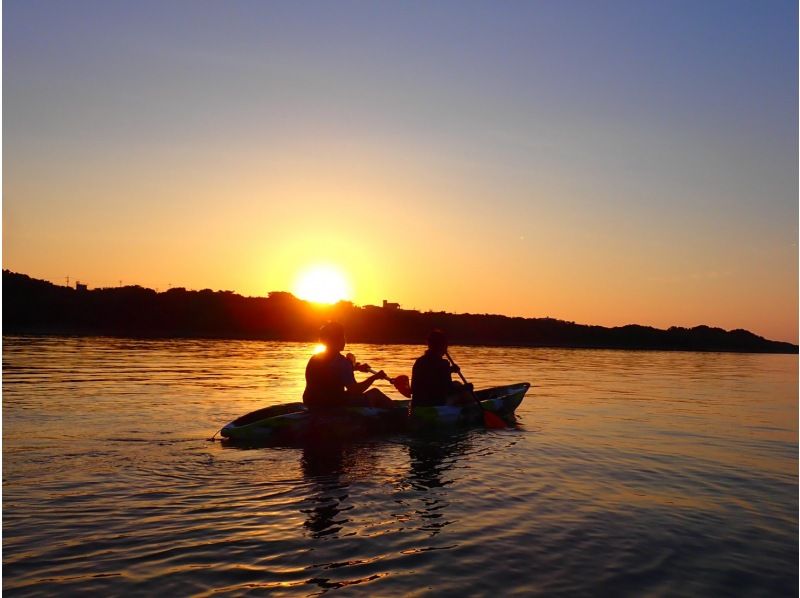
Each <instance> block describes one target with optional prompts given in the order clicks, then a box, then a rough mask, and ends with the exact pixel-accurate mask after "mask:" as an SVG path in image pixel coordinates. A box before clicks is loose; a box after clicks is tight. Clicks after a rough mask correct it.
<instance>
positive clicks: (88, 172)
mask: <svg viewBox="0 0 800 598" xmlns="http://www.w3.org/2000/svg"><path fill="white" fill-rule="evenodd" d="M797 29H798V15H797V4H796V2H794V1H793V0H787V1H781V0H769V1H767V2H751V1H748V2H737V1H733V0H725V1H719V2H717V1H708V0H703V1H700V2H698V1H696V0H692V1H671V0H664V1H661V0H659V1H647V0H634V1H630V2H624V1H608V2H579V1H571V2H562V1H555V0H554V1H526V2H513V1H508V2H463V1H457V2H444V1H440V2H435V3H430V2H366V1H358V2H341V1H339V2H275V1H270V2H261V1H253V2H250V1H242V0H236V1H231V2H205V1H200V0H191V1H189V0H186V1H170V0H167V1H163V0H162V1H158V2H147V1H140V0H136V1H133V0H130V1H114V2H108V1H106V0H97V1H92V2H87V1H82V0H73V1H70V2H61V1H50V0H48V1H37V0H5V1H4V2H3V91H4V93H3V150H4V151H3V267H4V268H9V269H12V270H14V271H18V272H23V273H26V274H29V275H31V276H34V277H38V278H45V279H49V280H53V281H55V282H59V283H61V284H63V283H64V281H65V277H66V276H68V275H69V276H70V277H71V280H74V279H76V278H78V279H80V280H82V281H85V282H88V283H89V285H90V286H111V285H116V284H118V282H119V281H120V280H122V281H123V283H124V284H141V285H143V286H149V287H153V288H160V289H162V290H164V289H166V288H167V286H168V285H170V284H171V285H173V286H185V287H187V288H206V287H208V288H212V289H226V290H233V291H236V292H240V293H242V294H245V295H262V294H265V293H267V292H268V291H272V290H291V288H292V284H293V280H294V278H295V277H296V275H297V273H298V272H299V271H300V270H302V269H303V268H305V267H307V266H309V265H312V264H315V263H321V262H326V263H331V264H335V265H338V266H339V267H341V268H342V269H343V270H344V271H345V272H347V273H348V275H349V277H350V282H351V284H352V287H353V289H354V295H353V300H354V302H355V303H357V304H367V303H379V302H380V301H381V299H384V298H387V299H389V300H392V301H398V302H400V303H401V304H402V305H403V306H404V307H408V308H417V309H423V310H425V309H434V310H440V309H444V310H448V311H456V312H474V313H503V314H508V315H521V316H533V317H539V316H551V317H557V318H562V319H566V320H572V321H576V322H581V323H589V324H602V325H622V324H628V323H640V324H647V325H654V326H658V327H667V326H670V325H680V326H694V325H698V324H708V325H713V326H721V327H723V328H727V329H731V328H746V329H749V330H752V331H753V332H756V333H758V334H761V335H764V336H766V337H768V338H773V339H778V340H788V341H792V342H797V340H798V334H797V330H798V247H797V241H798V149H797V148H798V145H797V144H798V76H797V73H798V63H797V57H798V39H797Z"/></svg>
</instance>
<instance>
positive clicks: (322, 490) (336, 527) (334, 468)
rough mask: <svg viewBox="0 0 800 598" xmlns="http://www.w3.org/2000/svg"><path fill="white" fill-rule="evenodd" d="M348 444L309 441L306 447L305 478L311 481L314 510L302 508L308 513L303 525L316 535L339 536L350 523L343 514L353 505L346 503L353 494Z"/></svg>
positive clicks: (303, 465)
mask: <svg viewBox="0 0 800 598" xmlns="http://www.w3.org/2000/svg"><path fill="white" fill-rule="evenodd" d="M345 448H346V447H345V446H344V445H343V444H341V443H309V445H308V446H304V447H303V450H302V456H301V458H300V467H301V470H302V472H303V478H304V479H305V480H306V481H307V482H308V483H309V484H310V494H311V496H310V498H309V500H310V502H311V503H313V504H314V506H313V507H311V508H310V509H301V510H300V512H301V513H303V514H305V515H306V521H305V522H304V523H303V527H305V529H306V530H308V532H309V534H310V535H311V537H312V538H323V537H325V536H336V535H338V533H339V532H340V531H341V529H342V527H343V526H344V525H345V524H346V523H348V521H349V520H348V519H347V518H346V517H340V514H341V513H344V512H346V511H349V510H351V509H352V508H353V506H352V505H348V506H343V504H342V503H343V502H344V501H346V500H347V498H348V497H349V493H348V487H349V484H348V483H347V481H346V479H343V477H342V475H343V473H344V471H345Z"/></svg>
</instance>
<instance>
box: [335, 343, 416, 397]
mask: <svg viewBox="0 0 800 598" xmlns="http://www.w3.org/2000/svg"><path fill="white" fill-rule="evenodd" d="M347 359H348V360H350V363H352V364H353V369H356V368H357V367H358V366H359V365H361V364H358V363H356V356H355V355H353V354H352V353H348V354H347ZM368 371H369V373H370V374H377V373H378V372H376V371H375V370H373V369H372V368H368ZM386 379H387V380H388V381H389V382H390V383H391V384H392V386H394V387H395V389H396V390H397V392H399V393H400V394H401V395H403V396H404V397H406V398H408V399H410V398H411V381H410V380H409V379H408V376H406V375H405V374H403V375H400V376H395V377H394V378H386Z"/></svg>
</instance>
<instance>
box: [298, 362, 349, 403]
mask: <svg viewBox="0 0 800 598" xmlns="http://www.w3.org/2000/svg"><path fill="white" fill-rule="evenodd" d="M348 367H349V368H350V369H349V376H350V377H352V375H353V374H352V372H353V370H352V365H351V364H350V362H349V361H347V359H346V358H344V357H342V356H341V355H339V354H338V353H334V354H333V355H328V354H326V353H320V354H319V355H314V356H313V357H312V358H311V359H310V360H309V361H308V365H307V366H306V389H305V391H304V392H303V403H304V404H305V405H306V406H307V407H309V408H311V409H325V408H332V407H342V406H344V405H346V404H347V390H346V388H345V384H346V383H347V378H348V376H347V374H348V370H347V368H348Z"/></svg>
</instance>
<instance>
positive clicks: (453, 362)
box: [444, 351, 483, 409]
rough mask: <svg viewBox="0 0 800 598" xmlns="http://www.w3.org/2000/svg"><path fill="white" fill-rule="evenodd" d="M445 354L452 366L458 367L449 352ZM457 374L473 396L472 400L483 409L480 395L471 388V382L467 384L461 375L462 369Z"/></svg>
mask: <svg viewBox="0 0 800 598" xmlns="http://www.w3.org/2000/svg"><path fill="white" fill-rule="evenodd" d="M444 354H445V355H447V360H448V361H449V362H450V365H456V362H455V361H453V358H452V357H450V352H449V351H445V352H444ZM456 367H458V366H456ZM456 373H457V374H458V377H459V378H461V381H462V382H463V383H464V386H466V387H467V388H468V389H469V394H471V395H472V398H473V399H475V402H476V403H477V404H478V407H480V408H481V409H483V405H481V402H480V401H479V400H478V395H476V394H475V390H474V389H473V388H472V387H470V385H469V382H467V379H466V378H464V374H462V373H461V368H458V372H456Z"/></svg>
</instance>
